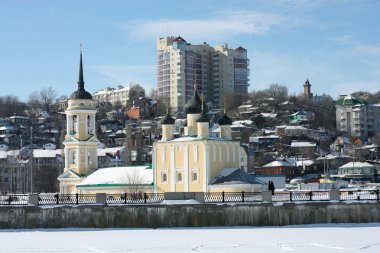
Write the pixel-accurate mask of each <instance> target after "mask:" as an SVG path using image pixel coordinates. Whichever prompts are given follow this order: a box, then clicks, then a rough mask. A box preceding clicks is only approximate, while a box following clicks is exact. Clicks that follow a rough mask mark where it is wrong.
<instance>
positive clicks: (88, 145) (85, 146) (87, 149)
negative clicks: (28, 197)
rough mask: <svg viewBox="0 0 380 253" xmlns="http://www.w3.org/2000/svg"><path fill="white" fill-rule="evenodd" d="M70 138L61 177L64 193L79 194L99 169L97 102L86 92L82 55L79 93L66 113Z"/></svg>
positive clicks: (73, 96) (70, 102)
mask: <svg viewBox="0 0 380 253" xmlns="http://www.w3.org/2000/svg"><path fill="white" fill-rule="evenodd" d="M65 113H66V119H67V126H66V127H67V128H66V129H67V134H66V136H65V140H64V141H63V144H64V145H65V149H64V153H65V168H64V172H63V173H62V174H61V175H60V176H59V177H58V180H59V182H60V192H61V193H75V192H77V190H76V185H77V184H79V183H80V182H81V181H82V180H83V179H84V178H85V177H86V176H87V175H88V174H90V173H91V172H92V171H94V170H95V169H97V168H98V156H97V150H98V144H99V140H98V139H97V138H96V131H95V114H96V107H95V101H94V100H93V99H92V96H91V94H90V93H89V92H87V91H86V90H85V88H84V81H83V65H82V51H81V53H80V62H79V80H78V89H77V90H76V91H74V92H73V93H72V94H71V96H70V98H69V100H68V107H67V109H66V111H65Z"/></svg>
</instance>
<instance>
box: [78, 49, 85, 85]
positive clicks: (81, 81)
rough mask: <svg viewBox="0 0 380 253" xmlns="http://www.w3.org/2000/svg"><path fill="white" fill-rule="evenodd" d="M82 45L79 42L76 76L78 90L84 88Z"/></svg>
mask: <svg viewBox="0 0 380 253" xmlns="http://www.w3.org/2000/svg"><path fill="white" fill-rule="evenodd" d="M82 47H83V45H82V44H80V61H79V78H78V90H81V91H83V90H84V81H83V64H82Z"/></svg>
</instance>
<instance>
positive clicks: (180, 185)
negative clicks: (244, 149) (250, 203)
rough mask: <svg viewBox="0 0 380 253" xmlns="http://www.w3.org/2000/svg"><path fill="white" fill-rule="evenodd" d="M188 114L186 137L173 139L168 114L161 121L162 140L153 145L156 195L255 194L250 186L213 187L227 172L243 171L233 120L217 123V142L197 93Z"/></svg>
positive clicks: (223, 120) (170, 120)
mask: <svg viewBox="0 0 380 253" xmlns="http://www.w3.org/2000/svg"><path fill="white" fill-rule="evenodd" d="M185 112H186V113H187V126H186V127H185V135H186V136H183V137H180V138H177V139H174V138H173V124H174V119H173V118H171V117H170V115H169V114H167V115H166V116H165V117H164V118H163V120H162V121H161V124H162V139H161V140H160V141H157V142H155V143H154V144H153V161H152V162H153V173H154V174H153V178H154V191H155V192H222V191H229V192H241V191H253V190H254V188H255V187H253V184H250V183H246V184H244V183H242V182H239V183H236V184H234V183H225V184H213V182H215V181H217V179H218V178H221V177H223V176H224V175H223V174H226V176H227V173H226V172H228V171H234V170H236V169H240V168H241V164H240V163H241V153H240V152H241V149H240V143H239V142H238V141H233V140H232V139H231V126H230V125H231V124H232V120H231V119H230V118H228V116H227V115H226V113H225V114H224V116H223V117H222V118H220V119H219V121H218V124H219V125H220V127H221V136H220V138H217V139H216V138H210V137H209V119H208V118H207V116H206V114H205V110H204V109H203V106H202V102H201V101H200V99H199V97H198V95H197V94H196V93H195V95H194V97H193V98H192V99H191V100H190V101H189V102H188V103H187V104H186V106H185ZM260 189H261V188H260Z"/></svg>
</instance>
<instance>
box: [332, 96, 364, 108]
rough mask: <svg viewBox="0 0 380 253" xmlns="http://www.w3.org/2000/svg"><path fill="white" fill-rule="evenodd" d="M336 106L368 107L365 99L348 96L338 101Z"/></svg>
mask: <svg viewBox="0 0 380 253" xmlns="http://www.w3.org/2000/svg"><path fill="white" fill-rule="evenodd" d="M336 105H342V106H344V105H368V102H367V101H365V100H364V99H360V98H356V97H353V96H346V97H344V98H341V99H339V100H338V101H336Z"/></svg>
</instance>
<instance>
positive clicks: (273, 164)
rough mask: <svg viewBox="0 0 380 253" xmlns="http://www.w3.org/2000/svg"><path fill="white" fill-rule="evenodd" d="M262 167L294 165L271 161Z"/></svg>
mask: <svg viewBox="0 0 380 253" xmlns="http://www.w3.org/2000/svg"><path fill="white" fill-rule="evenodd" d="M263 167H294V165H293V164H291V163H290V162H286V161H273V162H271V163H268V164H265V165H264V166H263Z"/></svg>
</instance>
